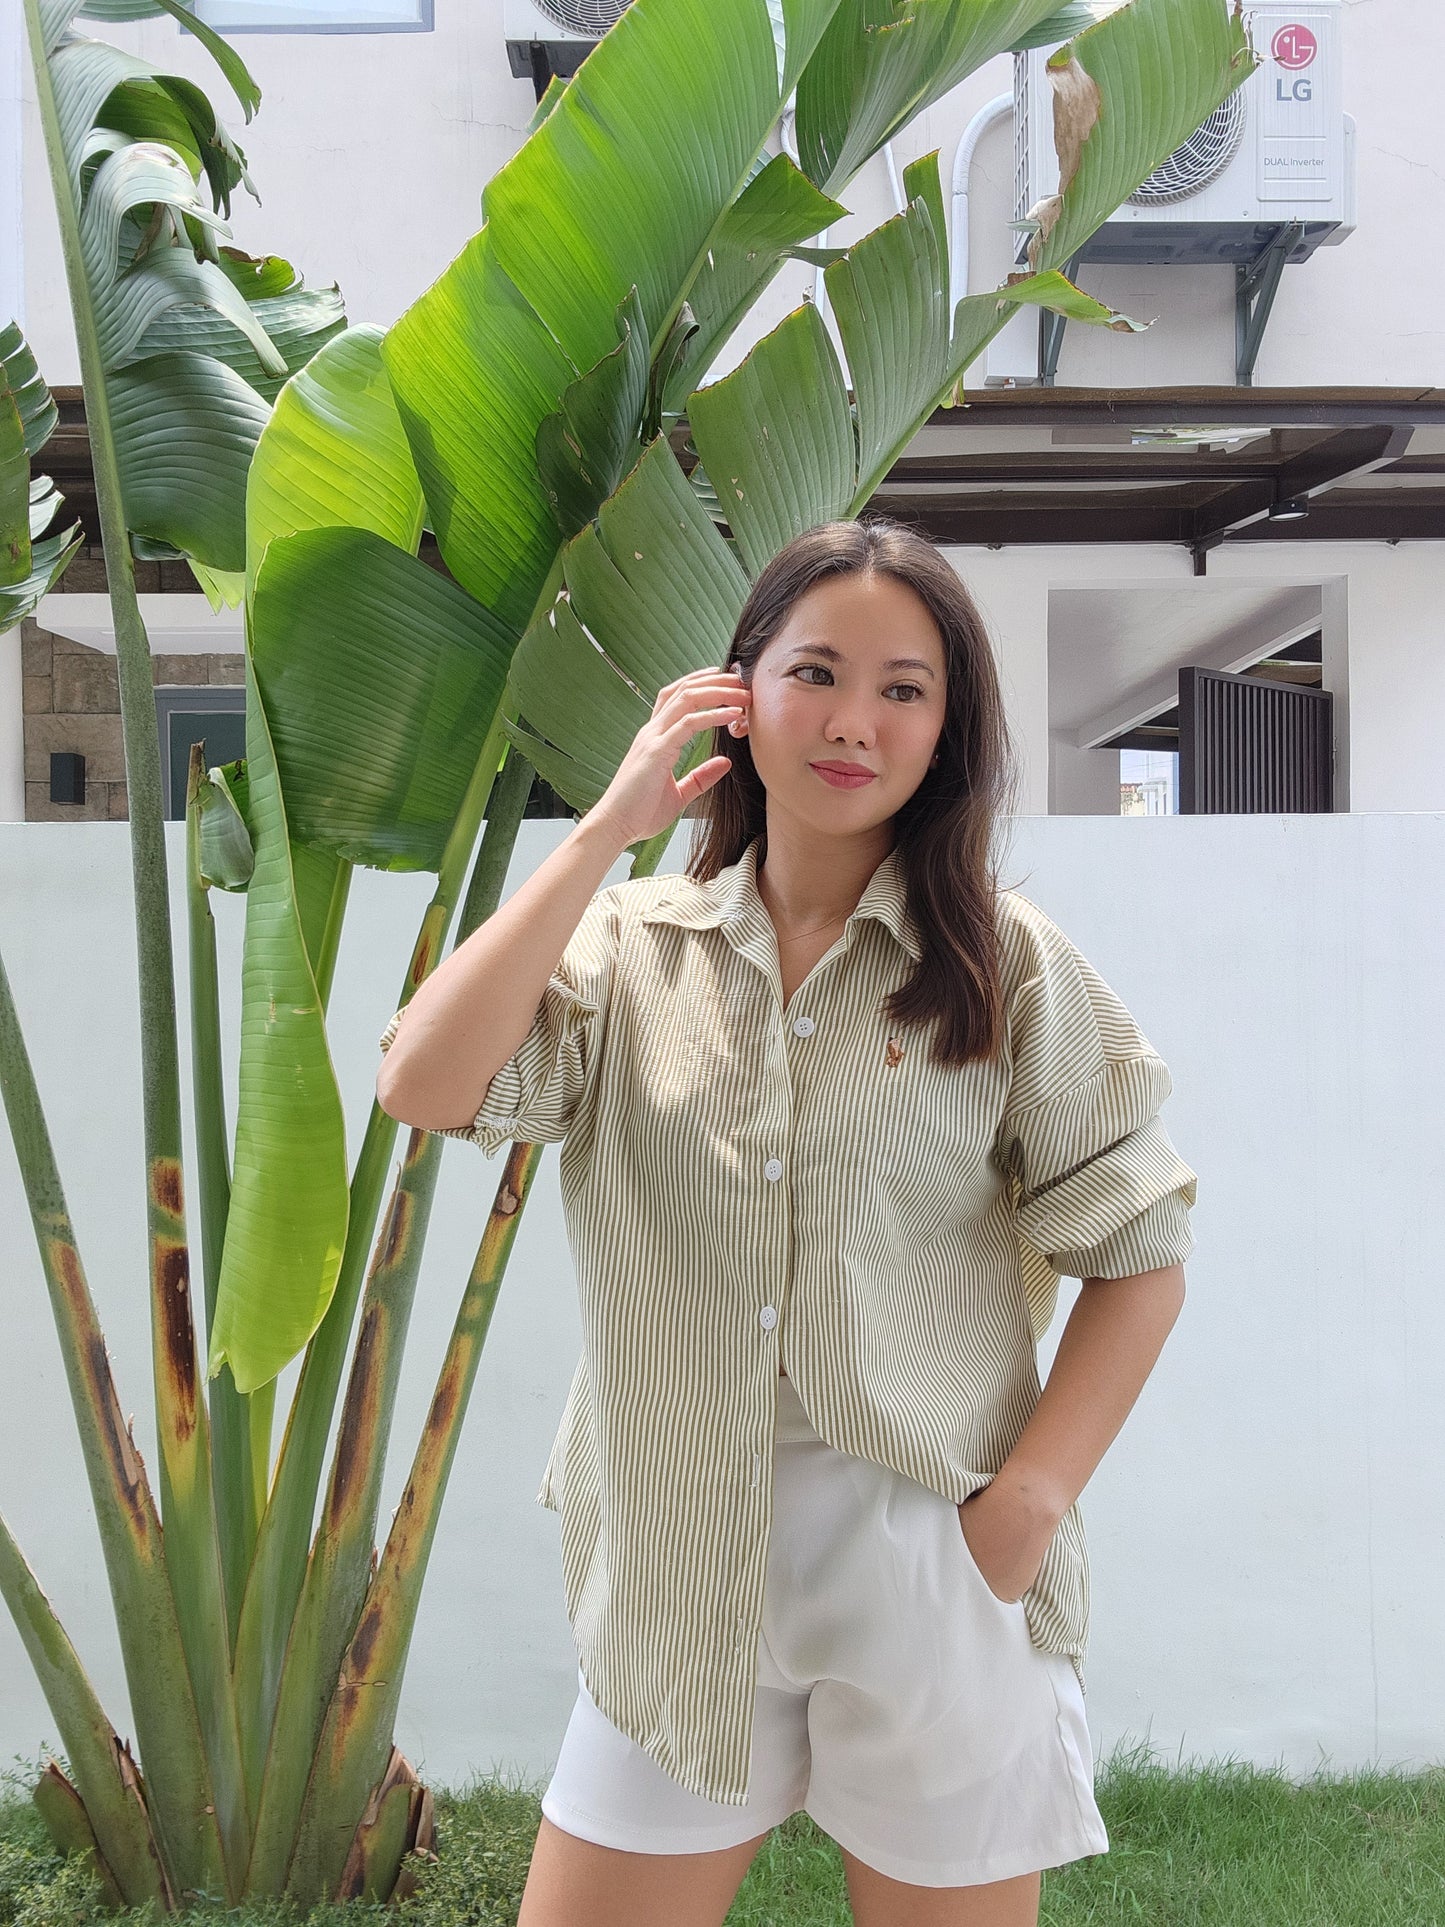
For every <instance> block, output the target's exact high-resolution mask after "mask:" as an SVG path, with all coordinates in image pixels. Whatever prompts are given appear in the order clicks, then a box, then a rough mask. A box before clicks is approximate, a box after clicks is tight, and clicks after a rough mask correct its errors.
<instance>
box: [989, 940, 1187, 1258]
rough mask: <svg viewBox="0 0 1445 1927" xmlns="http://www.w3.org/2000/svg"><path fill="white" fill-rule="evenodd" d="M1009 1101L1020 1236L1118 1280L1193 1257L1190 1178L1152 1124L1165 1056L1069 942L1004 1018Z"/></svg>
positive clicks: (1166, 1085)
mask: <svg viewBox="0 0 1445 1927" xmlns="http://www.w3.org/2000/svg"><path fill="white" fill-rule="evenodd" d="M1009 1048H1010V1058H1011V1068H1010V1086H1009V1098H1008V1102H1007V1105H1006V1108H1005V1113H1004V1117H1003V1121H1002V1124H1001V1126H1000V1130H999V1141H998V1146H997V1150H998V1156H999V1158H1000V1161H1001V1163H1002V1164H1003V1166H1004V1168H1005V1169H1006V1170H1008V1171H1009V1172H1011V1173H1012V1175H1013V1178H1014V1181H1015V1191H1014V1199H1015V1215H1016V1219H1017V1227H1018V1231H1019V1234H1020V1235H1021V1236H1022V1237H1024V1238H1026V1239H1027V1240H1028V1242H1029V1243H1030V1244H1031V1245H1032V1246H1033V1247H1034V1248H1035V1249H1036V1250H1037V1251H1039V1252H1041V1253H1042V1254H1043V1255H1044V1257H1045V1258H1046V1259H1047V1260H1048V1262H1049V1263H1050V1264H1051V1265H1052V1266H1053V1268H1054V1269H1055V1270H1056V1271H1057V1272H1059V1273H1060V1274H1062V1275H1064V1276H1067V1277H1071V1278H1124V1277H1130V1276H1132V1275H1134V1274H1135V1273H1137V1272H1141V1271H1154V1270H1156V1269H1159V1268H1161V1267H1163V1266H1166V1265H1172V1264H1182V1263H1183V1261H1184V1260H1185V1259H1186V1258H1187V1257H1188V1256H1189V1255H1190V1253H1191V1252H1192V1250H1193V1249H1194V1235H1193V1230H1192V1227H1191V1224H1190V1218H1189V1213H1190V1208H1191V1207H1192V1206H1193V1204H1194V1202H1195V1193H1196V1183H1197V1180H1196V1175H1195V1173H1194V1172H1193V1171H1192V1170H1191V1169H1190V1167H1189V1166H1188V1165H1187V1164H1186V1163H1185V1162H1184V1161H1183V1159H1182V1158H1181V1157H1180V1156H1179V1153H1178V1152H1177V1151H1176V1150H1175V1148H1174V1145H1173V1143H1172V1141H1171V1140H1170V1137H1169V1133H1168V1131H1167V1130H1166V1129H1165V1127H1164V1123H1163V1120H1162V1119H1161V1117H1160V1115H1159V1111H1160V1107H1161V1105H1162V1104H1163V1102H1164V1100H1165V1098H1167V1097H1168V1095H1169V1093H1170V1090H1171V1088H1172V1086H1171V1081H1170V1076H1169V1071H1168V1069H1167V1067H1166V1066H1165V1064H1164V1061H1163V1059H1162V1058H1161V1057H1160V1056H1159V1054H1158V1053H1157V1052H1156V1051H1155V1050H1154V1048H1153V1047H1152V1045H1151V1044H1150V1043H1149V1040H1148V1039H1147V1038H1146V1037H1145V1036H1144V1034H1143V1032H1142V1031H1141V1030H1140V1028H1139V1026H1138V1024H1137V1023H1136V1022H1135V1021H1134V1018H1133V1017H1132V1016H1131V1015H1130V1013H1129V1011H1128V1010H1127V1009H1126V1008H1125V1006H1124V1004H1123V1002H1122V1001H1121V1000H1120V998H1119V997H1118V995H1117V994H1116V993H1115V992H1114V991H1113V990H1112V989H1111V988H1110V987H1109V985H1108V984H1106V983H1105V982H1104V980H1103V978H1102V977H1100V975H1099V973H1098V972H1097V971H1096V970H1095V969H1094V968H1093V966H1092V965H1091V964H1090V963H1089V962H1088V960H1087V959H1086V958H1085V957H1083V956H1082V955H1080V953H1079V951H1078V950H1077V949H1076V948H1075V947H1074V945H1073V944H1071V943H1070V942H1069V940H1068V939H1067V938H1066V937H1064V935H1063V933H1062V932H1061V931H1059V930H1057V928H1055V927H1050V929H1049V931H1048V942H1047V944H1046V955H1045V957H1044V961H1043V967H1042V969H1041V970H1040V971H1039V972H1038V974H1037V975H1035V976H1034V977H1032V978H1031V979H1030V980H1029V981H1028V982H1027V983H1025V984H1024V985H1023V986H1022V988H1021V989H1020V990H1019V992H1018V993H1017V996H1016V997H1015V999H1014V1003H1013V1006H1012V1007H1011V1010H1010V1015H1009Z"/></svg>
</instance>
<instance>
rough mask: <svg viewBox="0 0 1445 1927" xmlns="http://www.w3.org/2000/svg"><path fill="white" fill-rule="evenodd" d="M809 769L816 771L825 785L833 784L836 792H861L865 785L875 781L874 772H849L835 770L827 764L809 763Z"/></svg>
mask: <svg viewBox="0 0 1445 1927" xmlns="http://www.w3.org/2000/svg"><path fill="white" fill-rule="evenodd" d="M808 768H809V769H811V770H816V771H817V773H818V775H819V776H821V777H822V779H823V781H824V782H825V783H831V784H832V785H833V788H834V789H835V790H861V789H862V788H863V786H864V784H865V783H871V782H873V780H874V772H873V771H872V770H863V771H856V772H854V771H848V770H841V769H833V768H831V767H830V766H829V765H828V764H827V763H809V765H808Z"/></svg>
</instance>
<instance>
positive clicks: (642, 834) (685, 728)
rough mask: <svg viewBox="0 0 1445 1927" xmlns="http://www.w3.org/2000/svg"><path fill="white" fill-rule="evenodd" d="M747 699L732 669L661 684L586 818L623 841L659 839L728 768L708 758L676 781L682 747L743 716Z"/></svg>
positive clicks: (747, 692) (718, 758) (748, 692)
mask: <svg viewBox="0 0 1445 1927" xmlns="http://www.w3.org/2000/svg"><path fill="white" fill-rule="evenodd" d="M751 701H752V691H751V690H750V689H749V688H748V686H747V684H746V683H745V682H744V681H743V679H742V677H741V676H740V675H738V673H737V672H736V671H735V670H732V669H694V670H693V671H692V672H691V673H690V674H688V675H686V676H679V677H678V679H677V681H676V682H670V683H664V684H663V686H662V688H661V689H659V690H658V692H657V701H656V702H655V703H654V704H653V705H652V714H651V716H649V717H648V719H647V721H646V722H645V723H644V724H643V725H642V727H641V729H639V730H638V732H637V734H636V736H634V737H633V739H632V745H631V747H630V748H629V749H628V752H627V754H626V755H625V756H624V757H623V759H622V761H621V763H620V764H619V766H618V770H617V774H616V775H615V776H614V777H613V779H612V781H611V782H610V783H609V784H608V785H607V788H606V790H605V791H604V792H603V794H602V796H601V797H599V798H598V800H597V802H596V803H595V804H594V805H593V807H592V809H590V810H589V811H588V815H589V816H590V817H593V818H596V817H602V818H604V819H605V820H606V821H607V822H608V823H610V824H612V825H613V826H614V827H615V828H616V830H617V832H618V834H619V835H621V836H622V837H623V838H624V840H625V841H626V842H627V843H642V842H645V841H647V839H648V838H650V837H654V836H660V835H661V834H662V832H663V831H664V830H665V829H667V828H668V826H669V825H670V824H673V823H675V822H676V821H677V819H678V817H679V816H681V815H682V812H683V811H684V810H685V809H686V808H687V806H688V805H689V804H690V803H693V802H696V800H697V798H698V797H699V796H701V795H702V793H703V791H704V790H709V789H711V788H712V786H713V784H714V783H717V782H720V781H721V779H722V778H723V776H725V775H726V773H727V771H728V769H729V767H730V763H729V759H728V758H727V757H726V756H710V757H709V758H708V759H707V761H706V762H705V763H699V764H698V766H697V768H696V769H693V770H689V771H688V773H687V775H686V776H684V777H683V779H682V781H681V782H680V783H679V782H678V781H677V780H676V778H675V777H674V776H673V773H672V771H673V765H674V764H675V763H676V762H677V759H678V758H679V757H680V756H681V755H682V753H683V750H684V748H685V747H686V745H687V744H688V743H689V742H690V741H691V739H692V738H693V737H694V736H696V735H697V733H698V731H699V730H702V729H707V728H708V727H710V726H711V727H713V728H716V727H717V725H718V724H720V723H728V722H731V721H732V720H733V718H734V717H735V716H742V715H745V714H746V713H747V706H748V704H749V703H750V702H751Z"/></svg>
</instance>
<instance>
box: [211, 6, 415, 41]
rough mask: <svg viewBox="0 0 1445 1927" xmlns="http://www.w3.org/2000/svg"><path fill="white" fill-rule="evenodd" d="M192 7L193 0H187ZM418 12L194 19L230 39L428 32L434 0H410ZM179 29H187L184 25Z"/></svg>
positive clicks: (222, 8)
mask: <svg viewBox="0 0 1445 1927" xmlns="http://www.w3.org/2000/svg"><path fill="white" fill-rule="evenodd" d="M188 4H190V5H192V6H193V7H194V5H195V0H188ZM202 4H203V5H213V6H216V7H218V8H220V9H221V10H223V11H224V9H225V7H226V5H227V0H202ZM413 4H414V5H415V6H416V9H417V12H418V15H419V16H420V17H419V18H418V19H416V20H357V21H349V20H335V21H316V20H311V21H297V20H291V21H278V22H277V23H276V24H275V25H274V26H266V25H263V24H262V23H261V22H260V21H249V22H247V23H246V24H245V25H237V26H228V25H226V24H225V23H224V22H223V21H219V20H212V19H211V18H209V17H208V15H206V14H204V13H199V12H198V13H197V14H196V18H197V19H198V20H199V21H200V22H201V24H202V26H205V27H213V28H214V29H215V30H216V32H217V33H223V34H225V35H226V36H227V38H228V39H229V38H230V36H231V35H232V34H236V33H431V32H432V31H433V30H434V15H435V4H436V0H413ZM182 31H183V32H184V31H186V29H185V27H184V25H183V26H182Z"/></svg>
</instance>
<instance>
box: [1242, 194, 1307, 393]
mask: <svg viewBox="0 0 1445 1927" xmlns="http://www.w3.org/2000/svg"><path fill="white" fill-rule="evenodd" d="M1303 233H1304V222H1303V221H1287V222H1286V223H1285V224H1284V226H1282V227H1281V228H1279V229H1278V230H1277V232H1276V233H1275V237H1274V239H1273V240H1272V241H1271V242H1269V243H1268V245H1267V246H1265V247H1263V248H1261V249H1260V251H1259V253H1258V254H1257V255H1256V256H1255V257H1254V259H1253V261H1251V262H1249V263H1248V264H1247V265H1246V264H1241V265H1240V266H1238V267H1237V268H1236V269H1235V271H1234V379H1235V381H1236V383H1237V384H1238V385H1239V387H1241V388H1252V387H1253V386H1254V364H1255V362H1256V361H1257V360H1258V359H1259V350H1260V344H1261V343H1262V342H1263V340H1264V331H1265V328H1266V327H1267V326H1268V324H1269V317H1270V314H1271V312H1272V310H1273V308H1274V298H1275V296H1276V294H1278V293H1279V278H1280V276H1281V275H1282V274H1283V273H1284V268H1285V263H1286V261H1288V259H1289V257H1290V255H1291V253H1292V252H1293V250H1294V247H1295V244H1296V243H1297V242H1298V240H1299V239H1300V236H1301V235H1302V234H1303Z"/></svg>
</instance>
